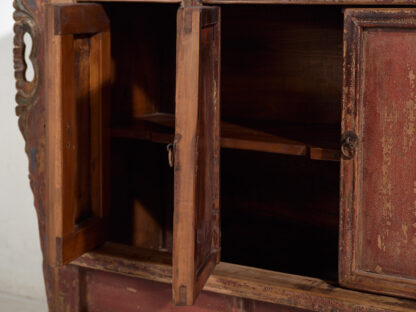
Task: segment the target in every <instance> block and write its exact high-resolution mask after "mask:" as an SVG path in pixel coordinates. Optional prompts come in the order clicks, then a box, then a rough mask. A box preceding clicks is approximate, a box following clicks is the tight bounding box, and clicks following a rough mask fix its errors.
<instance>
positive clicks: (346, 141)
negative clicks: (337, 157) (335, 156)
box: [341, 131, 358, 159]
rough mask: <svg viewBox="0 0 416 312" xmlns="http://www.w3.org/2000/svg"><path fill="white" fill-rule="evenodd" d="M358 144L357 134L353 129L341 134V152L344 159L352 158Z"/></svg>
mask: <svg viewBox="0 0 416 312" xmlns="http://www.w3.org/2000/svg"><path fill="white" fill-rule="evenodd" d="M357 145H358V136H357V135H356V134H355V132H353V131H347V132H346V133H344V135H343V139H342V143H341V153H342V157H343V158H344V159H352V158H353V157H354V156H355V153H356V149H357Z"/></svg>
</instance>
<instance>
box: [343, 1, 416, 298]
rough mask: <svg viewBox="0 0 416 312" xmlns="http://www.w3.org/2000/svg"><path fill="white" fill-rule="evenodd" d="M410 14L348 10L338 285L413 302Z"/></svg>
mask: <svg viewBox="0 0 416 312" xmlns="http://www.w3.org/2000/svg"><path fill="white" fill-rule="evenodd" d="M415 30H416V10H415V9H411V8H408V9H349V10H346V11H345V43H344V44H345V47H344V57H345V63H344V95H343V122H342V129H343V133H347V132H354V133H356V134H357V135H358V140H359V142H358V146H357V151H356V153H355V156H354V157H353V158H352V159H346V158H343V159H342V161H341V204H340V209H341V225H340V234H341V235H340V265H339V268H340V272H339V279H340V283H341V284H342V285H344V286H346V287H352V288H356V289H361V290H365V291H373V292H378V293H383V294H390V295H396V296H400V297H408V298H412V299H416V265H415V261H414V259H415V257H416V208H415V203H416V189H415V186H416V173H415V172H416V168H415V166H414V154H415V152H416V144H414V136H415V124H414V123H415V114H416V105H415V102H416V89H415V81H414V79H415V75H414V72H415V71H416V61H415V58H414V56H413V52H412V51H414V50H415V49H416V31H415Z"/></svg>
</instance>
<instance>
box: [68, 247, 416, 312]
mask: <svg viewBox="0 0 416 312" xmlns="http://www.w3.org/2000/svg"><path fill="white" fill-rule="evenodd" d="M170 263H171V256H170V254H169V253H167V252H157V251H153V250H148V249H140V248H136V247H130V246H126V245H120V244H114V243H106V244H104V245H103V246H102V247H101V248H100V249H97V250H96V251H92V252H89V253H87V254H85V255H83V256H82V257H80V258H78V259H76V260H75V261H73V262H72V264H74V265H78V266H81V267H85V268H89V269H94V270H101V271H106V272H113V273H118V274H124V275H128V276H133V277H138V278H143V279H148V280H153V281H158V282H162V283H168V284H170V283H171V282H172V266H171V264H170ZM204 290H206V291H210V292H213V293H219V294H225V295H230V296H237V297H242V298H248V299H253V300H259V301H265V302H271V303H276V304H282V305H287V306H292V307H298V308H302V309H308V310H311V311H319V312H325V311H338V312H350V311H365V312H376V311H377V312H387V311H397V312H412V311H415V309H416V302H415V301H411V300H406V299H397V298H391V297H386V296H379V295H372V294H367V293H361V292H356V291H351V290H347V289H343V288H340V287H337V286H335V285H333V284H331V283H328V282H326V281H323V280H320V279H316V278H309V277H303V276H297V275H291V274H285V273H279V272H273V271H268V270H262V269H256V268H252V267H246V266H241V265H236V264H230V263H224V262H221V263H220V264H219V265H217V267H216V269H215V271H214V273H213V274H212V275H211V277H210V278H209V279H208V281H207V284H206V285H205V287H204Z"/></svg>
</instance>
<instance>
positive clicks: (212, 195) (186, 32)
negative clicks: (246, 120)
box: [172, 7, 220, 305]
mask: <svg viewBox="0 0 416 312" xmlns="http://www.w3.org/2000/svg"><path fill="white" fill-rule="evenodd" d="M177 32H178V34H177V73H176V124H175V129H176V130H175V142H174V150H175V152H174V157H175V160H174V167H175V175H174V179H175V188H174V191H175V196H174V197H175V211H174V225H173V226H174V228H173V230H174V233H173V235H174V236H173V286H172V287H173V300H174V303H175V304H177V305H191V304H193V302H194V300H195V298H196V297H197V296H198V294H199V292H200V291H201V289H202V288H203V286H204V284H205V282H206V280H207V279H208V277H209V276H210V274H211V272H212V271H213V270H214V268H215V266H216V264H217V263H218V262H219V259H220V219H219V218H220V215H219V192H220V188H219V166H220V80H219V74H220V9H219V8H216V7H189V8H180V9H179V11H178V28H177Z"/></svg>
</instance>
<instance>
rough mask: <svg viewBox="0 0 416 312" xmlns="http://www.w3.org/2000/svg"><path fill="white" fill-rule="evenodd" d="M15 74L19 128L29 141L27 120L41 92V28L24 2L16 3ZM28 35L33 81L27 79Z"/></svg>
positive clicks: (17, 0) (18, 1)
mask: <svg viewBox="0 0 416 312" xmlns="http://www.w3.org/2000/svg"><path fill="white" fill-rule="evenodd" d="M14 8H15V9H16V11H15V12H14V15H13V17H14V20H15V21H16V22H15V24H14V34H15V35H14V50H13V54H14V74H15V78H16V89H17V94H16V102H17V107H16V114H17V116H19V128H20V131H21V132H22V134H23V137H24V138H25V140H27V130H28V127H27V118H28V115H29V111H30V110H31V107H32V106H33V105H34V104H35V102H36V101H37V99H38V95H39V90H40V77H39V74H40V71H39V63H38V51H39V27H38V25H37V23H36V21H35V19H34V18H33V17H32V16H31V14H30V12H29V11H28V10H27V9H26V8H25V6H24V4H23V2H22V0H15V1H14ZM26 33H28V34H29V35H30V37H31V38H32V42H33V45H32V51H31V53H30V56H29V58H30V60H31V62H32V64H33V69H34V78H33V80H32V81H28V80H27V79H26V70H27V64H26V61H25V50H26V45H25V42H24V40H23V38H24V35H25V34H26Z"/></svg>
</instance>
